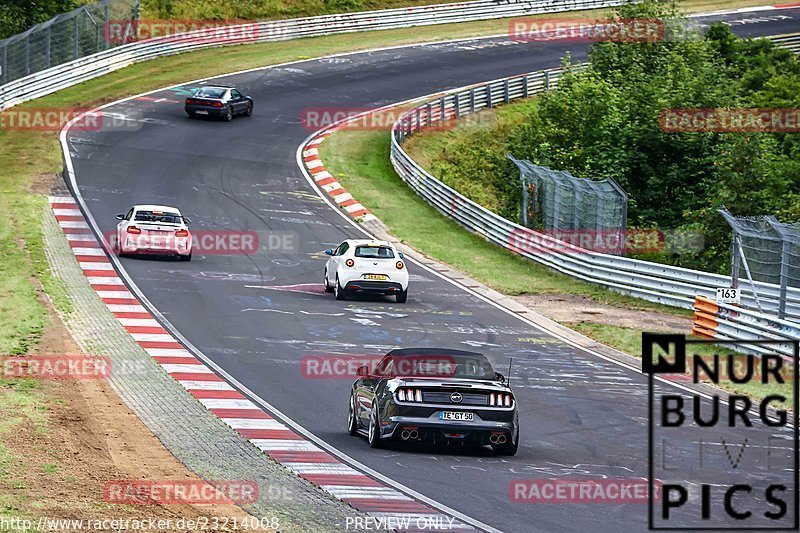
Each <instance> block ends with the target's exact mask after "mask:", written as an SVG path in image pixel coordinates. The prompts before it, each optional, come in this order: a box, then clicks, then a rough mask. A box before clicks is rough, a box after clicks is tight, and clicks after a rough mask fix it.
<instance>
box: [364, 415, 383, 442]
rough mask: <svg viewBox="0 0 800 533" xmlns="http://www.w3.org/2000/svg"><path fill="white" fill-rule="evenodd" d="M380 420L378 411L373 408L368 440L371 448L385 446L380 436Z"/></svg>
mask: <svg viewBox="0 0 800 533" xmlns="http://www.w3.org/2000/svg"><path fill="white" fill-rule="evenodd" d="M380 428H381V425H380V421H379V420H378V412H377V411H376V410H375V408H374V407H373V408H372V413H371V414H370V416H369V432H368V434H367V440H368V441H369V447H370V448H383V442H381V437H380V431H381V430H380Z"/></svg>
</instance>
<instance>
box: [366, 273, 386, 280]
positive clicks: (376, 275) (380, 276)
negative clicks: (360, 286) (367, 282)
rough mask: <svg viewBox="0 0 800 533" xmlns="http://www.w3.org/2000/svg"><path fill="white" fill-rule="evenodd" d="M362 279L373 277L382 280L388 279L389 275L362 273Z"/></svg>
mask: <svg viewBox="0 0 800 533" xmlns="http://www.w3.org/2000/svg"><path fill="white" fill-rule="evenodd" d="M364 279H374V280H380V281H384V280H387V279H389V276H387V275H386V274H364Z"/></svg>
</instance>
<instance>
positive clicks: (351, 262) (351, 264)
mask: <svg viewBox="0 0 800 533" xmlns="http://www.w3.org/2000/svg"><path fill="white" fill-rule="evenodd" d="M344 264H345V265H347V266H349V267H351V266H353V265H355V264H356V262H355V261H353V260H352V259H348V260H347V261H345V262H344Z"/></svg>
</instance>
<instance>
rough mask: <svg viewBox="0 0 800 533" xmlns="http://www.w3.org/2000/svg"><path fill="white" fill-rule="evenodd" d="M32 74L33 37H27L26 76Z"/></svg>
mask: <svg viewBox="0 0 800 533" xmlns="http://www.w3.org/2000/svg"><path fill="white" fill-rule="evenodd" d="M30 73H31V36H30V35H26V36H25V75H26V76H27V75H28V74H30Z"/></svg>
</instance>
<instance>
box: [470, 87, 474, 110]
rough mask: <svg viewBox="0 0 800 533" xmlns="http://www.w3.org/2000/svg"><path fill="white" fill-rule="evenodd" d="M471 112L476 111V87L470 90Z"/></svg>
mask: <svg viewBox="0 0 800 533" xmlns="http://www.w3.org/2000/svg"><path fill="white" fill-rule="evenodd" d="M469 112H470V113H474V112H475V89H470V90H469Z"/></svg>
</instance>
